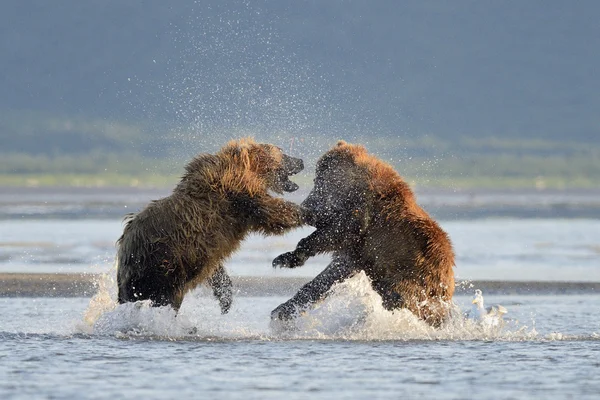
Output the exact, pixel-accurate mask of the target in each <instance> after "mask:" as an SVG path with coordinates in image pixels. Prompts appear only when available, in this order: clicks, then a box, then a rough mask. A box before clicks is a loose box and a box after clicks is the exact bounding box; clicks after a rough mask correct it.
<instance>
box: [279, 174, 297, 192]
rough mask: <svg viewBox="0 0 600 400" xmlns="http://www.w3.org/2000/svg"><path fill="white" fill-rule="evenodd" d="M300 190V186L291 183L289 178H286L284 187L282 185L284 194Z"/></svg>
mask: <svg viewBox="0 0 600 400" xmlns="http://www.w3.org/2000/svg"><path fill="white" fill-rule="evenodd" d="M299 188H300V186H298V184H296V183H294V182H292V181H290V178H288V177H287V176H286V177H285V178H284V180H283V185H282V189H283V191H284V192H288V193H291V192H295V191H296V190H298V189H299Z"/></svg>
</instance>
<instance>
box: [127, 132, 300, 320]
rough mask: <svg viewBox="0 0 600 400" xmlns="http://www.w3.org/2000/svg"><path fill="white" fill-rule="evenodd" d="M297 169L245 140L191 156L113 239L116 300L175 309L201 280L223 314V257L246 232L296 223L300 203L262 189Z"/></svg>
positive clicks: (284, 183)
mask: <svg viewBox="0 0 600 400" xmlns="http://www.w3.org/2000/svg"><path fill="white" fill-rule="evenodd" d="M303 168H304V165H303V162H302V160H301V159H299V158H294V157H290V156H288V155H286V154H284V153H283V152H282V150H281V149H280V148H278V147H276V146H274V145H271V144H259V143H256V142H255V141H254V140H252V139H241V140H238V141H231V142H229V143H228V144H227V145H225V146H224V147H223V148H222V149H221V150H220V151H219V152H218V153H216V154H201V155H199V156H197V157H195V158H194V159H193V160H192V161H191V162H190V163H189V164H187V166H186V167H185V173H184V174H183V177H182V178H181V181H180V182H179V184H178V185H177V186H176V187H175V188H174V189H173V192H172V193H171V195H170V196H168V197H165V198H162V199H160V200H155V201H152V202H151V203H150V204H149V205H148V206H147V207H146V208H144V209H143V210H142V211H140V212H139V213H138V214H135V215H133V214H131V215H129V216H128V217H127V223H126V225H125V228H124V230H123V234H122V236H121V237H120V238H119V240H118V241H117V246H118V251H117V259H118V270H117V285H118V301H119V303H125V302H135V301H138V300H148V299H149V300H151V301H152V305H154V306H165V305H169V306H171V307H173V308H174V309H175V310H178V309H179V307H180V306H181V302H182V301H183V298H184V295H185V293H186V292H188V291H190V290H191V289H193V288H195V287H196V286H197V285H198V284H200V283H202V282H207V283H208V284H209V286H211V287H212V289H213V293H214V295H215V296H216V297H217V299H218V300H219V302H220V306H221V311H222V312H223V313H226V312H227V311H228V310H229V307H230V305H231V292H232V290H231V286H232V285H231V279H230V278H229V276H228V275H227V272H226V271H225V269H224V267H223V261H224V260H225V259H226V258H227V257H228V256H230V255H231V254H232V253H233V252H234V251H236V250H237V249H238V247H239V246H240V243H241V242H242V240H243V239H244V237H245V236H246V235H247V234H248V233H249V232H259V233H262V234H265V235H271V234H273V235H277V234H283V233H284V232H286V231H287V230H289V229H292V228H294V227H298V226H300V225H302V224H303V223H304V212H303V211H302V208H301V207H300V206H298V205H297V204H294V203H291V202H288V201H284V200H283V199H281V198H277V197H273V196H272V195H271V194H270V192H274V193H277V194H283V192H293V191H295V190H296V189H298V185H297V184H295V183H293V182H292V181H290V180H289V176H291V175H294V174H297V173H298V172H300V171H301V170H302V169H303Z"/></svg>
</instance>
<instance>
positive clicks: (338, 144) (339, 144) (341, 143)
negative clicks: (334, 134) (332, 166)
mask: <svg viewBox="0 0 600 400" xmlns="http://www.w3.org/2000/svg"><path fill="white" fill-rule="evenodd" d="M347 144H348V143H347V142H346V141H345V140H338V142H337V144H336V146H337V147H342V146H346V145H347Z"/></svg>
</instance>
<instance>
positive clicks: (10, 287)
mask: <svg viewBox="0 0 600 400" xmlns="http://www.w3.org/2000/svg"><path fill="white" fill-rule="evenodd" d="M101 277H102V275H101V274H75V273H56V274H52V273H0V298H3V297H92V296H93V295H94V294H96V292H97V288H98V283H99V282H100V280H101ZM232 280H233V284H234V291H235V295H236V296H242V297H270V296H291V295H293V294H294V293H296V291H297V290H298V289H299V288H300V287H301V286H302V285H303V284H305V283H306V282H308V281H309V280H310V278H307V277H285V278H274V277H258V276H232ZM475 289H481V290H482V291H483V292H484V293H485V294H492V295H515V294H518V295H578V294H600V282H571V281H490V280H480V281H459V282H457V285H456V291H455V295H469V294H471V293H472V292H473V291H474V290H475ZM205 292H206V293H207V294H208V292H209V291H208V290H205Z"/></svg>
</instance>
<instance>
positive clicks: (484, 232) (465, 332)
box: [0, 196, 600, 399]
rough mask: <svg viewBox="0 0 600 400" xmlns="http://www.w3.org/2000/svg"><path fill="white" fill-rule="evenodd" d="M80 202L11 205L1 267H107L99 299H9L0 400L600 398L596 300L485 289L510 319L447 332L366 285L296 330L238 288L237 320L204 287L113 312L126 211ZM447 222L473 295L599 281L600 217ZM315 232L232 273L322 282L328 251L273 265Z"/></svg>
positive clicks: (268, 302)
mask: <svg viewBox="0 0 600 400" xmlns="http://www.w3.org/2000/svg"><path fill="white" fill-rule="evenodd" d="M92 197H93V196H92ZM511 198H512V197H511ZM86 201H87V200H86ZM93 201H95V200H94V198H90V200H89V203H90V204H91V203H92V202H93ZM139 201H140V202H143V201H145V199H140V200H139ZM16 202H17V200H15V204H16ZM71 202H72V199H71V197H70V196H66V197H65V198H64V199H63V198H61V199H59V200H57V204H59V206H60V207H63V208H60V209H59V210H58V211H57V210H55V209H52V208H51V207H50V208H48V206H47V205H46V203H45V202H44V203H43V204H38V205H37V207H38V208H35V209H34V210H33V211H34V214H28V216H27V218H20V217H19V215H22V213H23V207H25V208H27V207H31V204H25V205H21V204H17V206H18V207H17V208H16V209H11V208H6V207H4V208H3V209H2V210H0V214H1V215H3V217H2V218H0V272H58V273H60V272H102V273H105V279H104V280H102V281H101V282H99V283H100V286H99V290H98V293H97V295H96V296H94V297H93V298H92V299H90V298H19V297H17V298H0V398H1V399H12V398H14V399H21V398H22V399H30V398H111V397H112V398H132V399H133V398H136V399H137V398H203V397H216V398H224V399H226V398H244V399H264V398H277V399H279V398H282V397H284V396H285V397H286V398H289V399H296V398H307V397H310V398H336V399H337V398H353V399H354V398H366V397H373V398H401V397H406V398H417V397H422V398H437V399H462V398H464V399H471V398H480V399H498V398H544V399H564V398H578V399H586V398H590V399H591V398H597V396H598V395H597V393H600V380H598V378H597V377H598V376H599V375H600V361H599V360H600V316H599V314H598V304H600V293H598V294H589V293H587V294H583V293H580V294H573V295H559V296H556V295H550V294H548V295H545V294H543V290H537V291H536V295H520V294H516V295H510V296H507V295H494V294H492V293H489V294H486V293H485V292H484V296H485V299H486V304H487V305H494V304H501V305H503V306H505V307H506V308H507V309H508V314H507V315H506V316H505V320H504V324H503V326H502V327H490V326H486V325H482V324H479V323H475V322H473V321H471V320H467V319H465V317H464V316H463V315H462V314H461V313H457V315H455V316H454V318H452V320H451V321H450V322H449V323H448V324H447V325H446V326H444V327H443V328H441V329H432V328H430V327H428V326H426V325H424V324H423V323H422V322H420V321H418V320H416V319H415V318H414V317H413V316H412V315H411V314H409V313H406V312H395V313H389V312H387V311H385V310H383V309H382V308H381V306H380V300H379V298H378V296H377V295H376V294H375V293H374V292H373V291H372V290H371V289H370V286H369V284H368V281H367V280H366V277H365V276H364V275H359V276H357V277H355V278H354V279H352V280H350V281H348V282H346V283H344V284H342V285H339V286H338V287H336V289H335V291H334V294H333V295H332V296H330V297H329V298H328V299H327V300H326V301H325V302H323V303H322V304H320V305H319V306H318V307H316V308H315V309H313V310H309V311H308V312H306V313H305V314H303V315H302V316H301V317H300V318H298V319H297V320H296V321H295V323H294V324H293V325H292V326H286V327H282V326H280V325H277V324H273V325H272V324H271V323H270V320H269V314H270V311H271V310H272V309H273V308H275V307H276V306H277V305H279V304H280V303H281V302H282V301H285V300H286V299H287V298H286V297H281V296H272V297H267V296H262V297H248V296H241V295H239V294H238V295H237V296H236V297H235V300H234V301H235V302H234V305H233V308H232V310H231V312H230V313H229V314H227V315H221V314H220V312H219V308H218V305H217V303H216V301H215V300H213V299H212V298H211V297H210V296H209V295H208V294H207V292H208V291H207V290H206V289H202V288H200V289H198V290H196V291H194V292H192V293H190V294H189V295H188V296H187V297H186V299H185V301H184V303H183V307H182V309H181V311H180V313H179V315H178V316H175V314H174V313H173V312H172V310H170V309H168V308H151V307H148V306H147V305H146V304H138V305H132V304H126V305H122V306H118V307H117V306H116V304H115V303H114V298H115V287H114V272H115V271H114V268H113V264H114V253H115V247H114V243H115V241H116V239H117V238H118V236H119V235H120V233H121V230H122V225H121V220H120V214H121V211H122V208H123V205H116V206H114V207H113V208H111V210H112V211H110V212H109V213H107V212H106V211H99V212H98V213H97V215H98V216H102V218H97V219H95V218H90V215H96V214H94V213H93V212H92V213H90V212H89V210H91V209H95V210H97V207H96V206H92V205H89V204H88V206H86V207H87V208H86V209H85V210H87V211H85V212H82V211H77V210H79V209H78V208H76V209H75V211H73V210H74V209H72V206H73V205H72V204H71ZM79 203H81V202H79ZM79 203H77V202H75V206H76V207H79V205H78V204H79ZM124 203H125V201H124ZM86 204H87V203H86ZM15 207H16V206H15ZM19 207H21V208H19ZM64 207H66V208H64ZM70 207H71V208H70ZM94 207H96V208H94ZM119 207H120V208H119ZM113 209H114V210H113ZM11 210H12V211H11ZM15 210H16V211H15ZM48 210H50V211H48ZM65 210H66V211H65ZM29 211H31V210H29ZM67 217H68V218H67ZM439 222H440V224H441V225H442V227H443V228H444V229H445V230H447V231H448V233H449V234H450V236H451V238H452V241H453V243H454V247H455V250H456V253H457V268H456V273H457V276H458V279H459V281H465V280H466V281H467V283H464V284H463V285H462V286H463V287H466V288H468V290H471V291H474V290H475V289H476V287H471V286H470V285H469V283H468V281H469V280H479V279H495V280H525V281H544V280H546V281H547V280H553V281H587V282H595V281H600V268H598V265H600V241H599V240H600V239H598V232H600V220H598V219H593V218H587V219H585V218H582V219H554V218H548V219H516V218H497V217H489V218H480V219H468V220H467V219H462V220H461V219H450V220H445V219H441V220H440V221H439ZM309 232H310V229H300V230H297V231H294V232H292V233H290V234H288V235H286V236H283V237H272V238H266V239H265V238H261V237H258V236H251V237H250V238H248V240H247V241H246V242H245V243H244V245H243V246H242V249H241V250H240V251H239V252H238V253H237V254H236V255H235V256H234V257H232V259H231V260H229V261H228V263H227V268H228V270H229V271H230V273H231V274H232V275H238V276H244V275H246V276H259V277H286V276H304V277H309V276H314V275H315V274H316V273H318V272H319V271H320V270H321V269H322V268H323V267H324V266H325V265H326V264H327V262H328V258H327V257H317V258H315V259H313V260H311V261H310V262H309V263H308V264H307V265H306V266H305V267H303V268H300V269H295V270H292V271H281V270H274V269H272V268H271V266H270V265H271V260H272V259H273V258H274V257H275V256H276V255H278V254H279V253H281V252H283V251H287V250H290V249H292V248H293V247H294V246H295V244H296V242H297V241H298V240H299V239H300V238H301V237H303V236H304V235H306V234H308V233H309ZM540 293H541V294H540ZM455 302H456V305H457V307H458V309H460V310H461V312H464V311H467V310H469V308H470V306H471V304H470V297H469V296H464V295H461V296H457V297H456V298H455Z"/></svg>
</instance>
